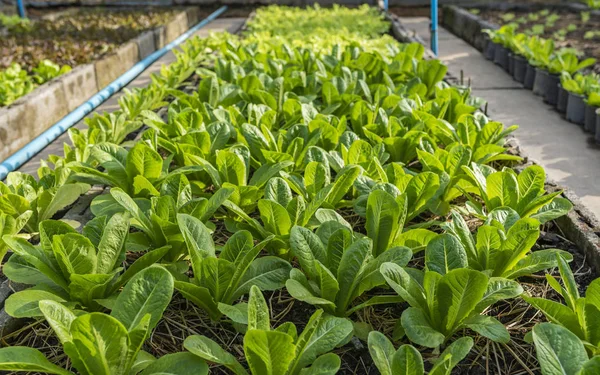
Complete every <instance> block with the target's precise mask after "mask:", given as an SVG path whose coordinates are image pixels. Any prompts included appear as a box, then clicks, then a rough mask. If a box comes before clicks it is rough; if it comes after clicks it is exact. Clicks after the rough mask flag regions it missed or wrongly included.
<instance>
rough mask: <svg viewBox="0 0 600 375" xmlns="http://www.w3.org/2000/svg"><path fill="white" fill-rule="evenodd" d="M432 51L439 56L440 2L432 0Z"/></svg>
mask: <svg viewBox="0 0 600 375" xmlns="http://www.w3.org/2000/svg"><path fill="white" fill-rule="evenodd" d="M430 38H431V51H433V54H434V55H436V56H437V55H438V0H431V35H430Z"/></svg>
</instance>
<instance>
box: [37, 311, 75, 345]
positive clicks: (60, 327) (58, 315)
mask: <svg viewBox="0 0 600 375" xmlns="http://www.w3.org/2000/svg"><path fill="white" fill-rule="evenodd" d="M39 308H40V311H41V312H42V314H43V316H44V318H45V319H46V321H47V322H48V324H50V327H52V330H53V331H54V333H55V334H56V336H57V337H58V339H59V340H60V342H61V343H62V344H63V345H64V344H65V343H66V342H69V341H72V339H73V338H72V336H71V324H73V321H74V320H75V319H76V318H77V317H76V316H75V314H74V313H73V312H72V311H71V310H69V309H68V308H66V307H65V306H64V305H62V304H60V303H58V302H55V301H52V300H43V301H40V302H39Z"/></svg>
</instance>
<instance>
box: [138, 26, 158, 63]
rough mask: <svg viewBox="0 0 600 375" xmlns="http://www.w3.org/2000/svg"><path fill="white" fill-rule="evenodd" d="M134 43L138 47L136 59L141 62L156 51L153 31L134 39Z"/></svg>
mask: <svg viewBox="0 0 600 375" xmlns="http://www.w3.org/2000/svg"><path fill="white" fill-rule="evenodd" d="M135 42H136V43H137V45H138V59H139V60H143V59H145V58H146V57H148V56H150V55H151V54H152V52H154V51H156V44H155V41H154V31H146V32H145V33H143V34H141V35H139V36H138V37H137V38H135Z"/></svg>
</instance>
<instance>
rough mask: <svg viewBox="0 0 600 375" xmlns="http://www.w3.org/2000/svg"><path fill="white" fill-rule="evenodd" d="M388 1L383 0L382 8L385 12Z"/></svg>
mask: <svg viewBox="0 0 600 375" xmlns="http://www.w3.org/2000/svg"><path fill="white" fill-rule="evenodd" d="M388 2H389V0H383V10H385V11H386V12H387V11H388V7H389V6H388Z"/></svg>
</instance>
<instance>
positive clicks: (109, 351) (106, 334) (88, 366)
mask: <svg viewBox="0 0 600 375" xmlns="http://www.w3.org/2000/svg"><path fill="white" fill-rule="evenodd" d="M71 335H72V336H73V344H74V348H75V350H76V351H77V353H78V354H79V357H80V358H81V359H82V361H83V364H84V366H85V370H87V372H88V373H90V374H94V375H112V374H122V373H125V372H126V368H127V350H128V346H129V340H128V335H127V330H126V329H125V327H124V326H123V325H122V324H121V323H120V322H119V321H118V320H116V319H115V318H113V317H111V316H109V315H106V314H101V313H91V314H85V315H82V316H80V317H78V318H77V319H75V320H74V321H73V323H72V324H71ZM80 370H81V371H82V372H83V369H80Z"/></svg>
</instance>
